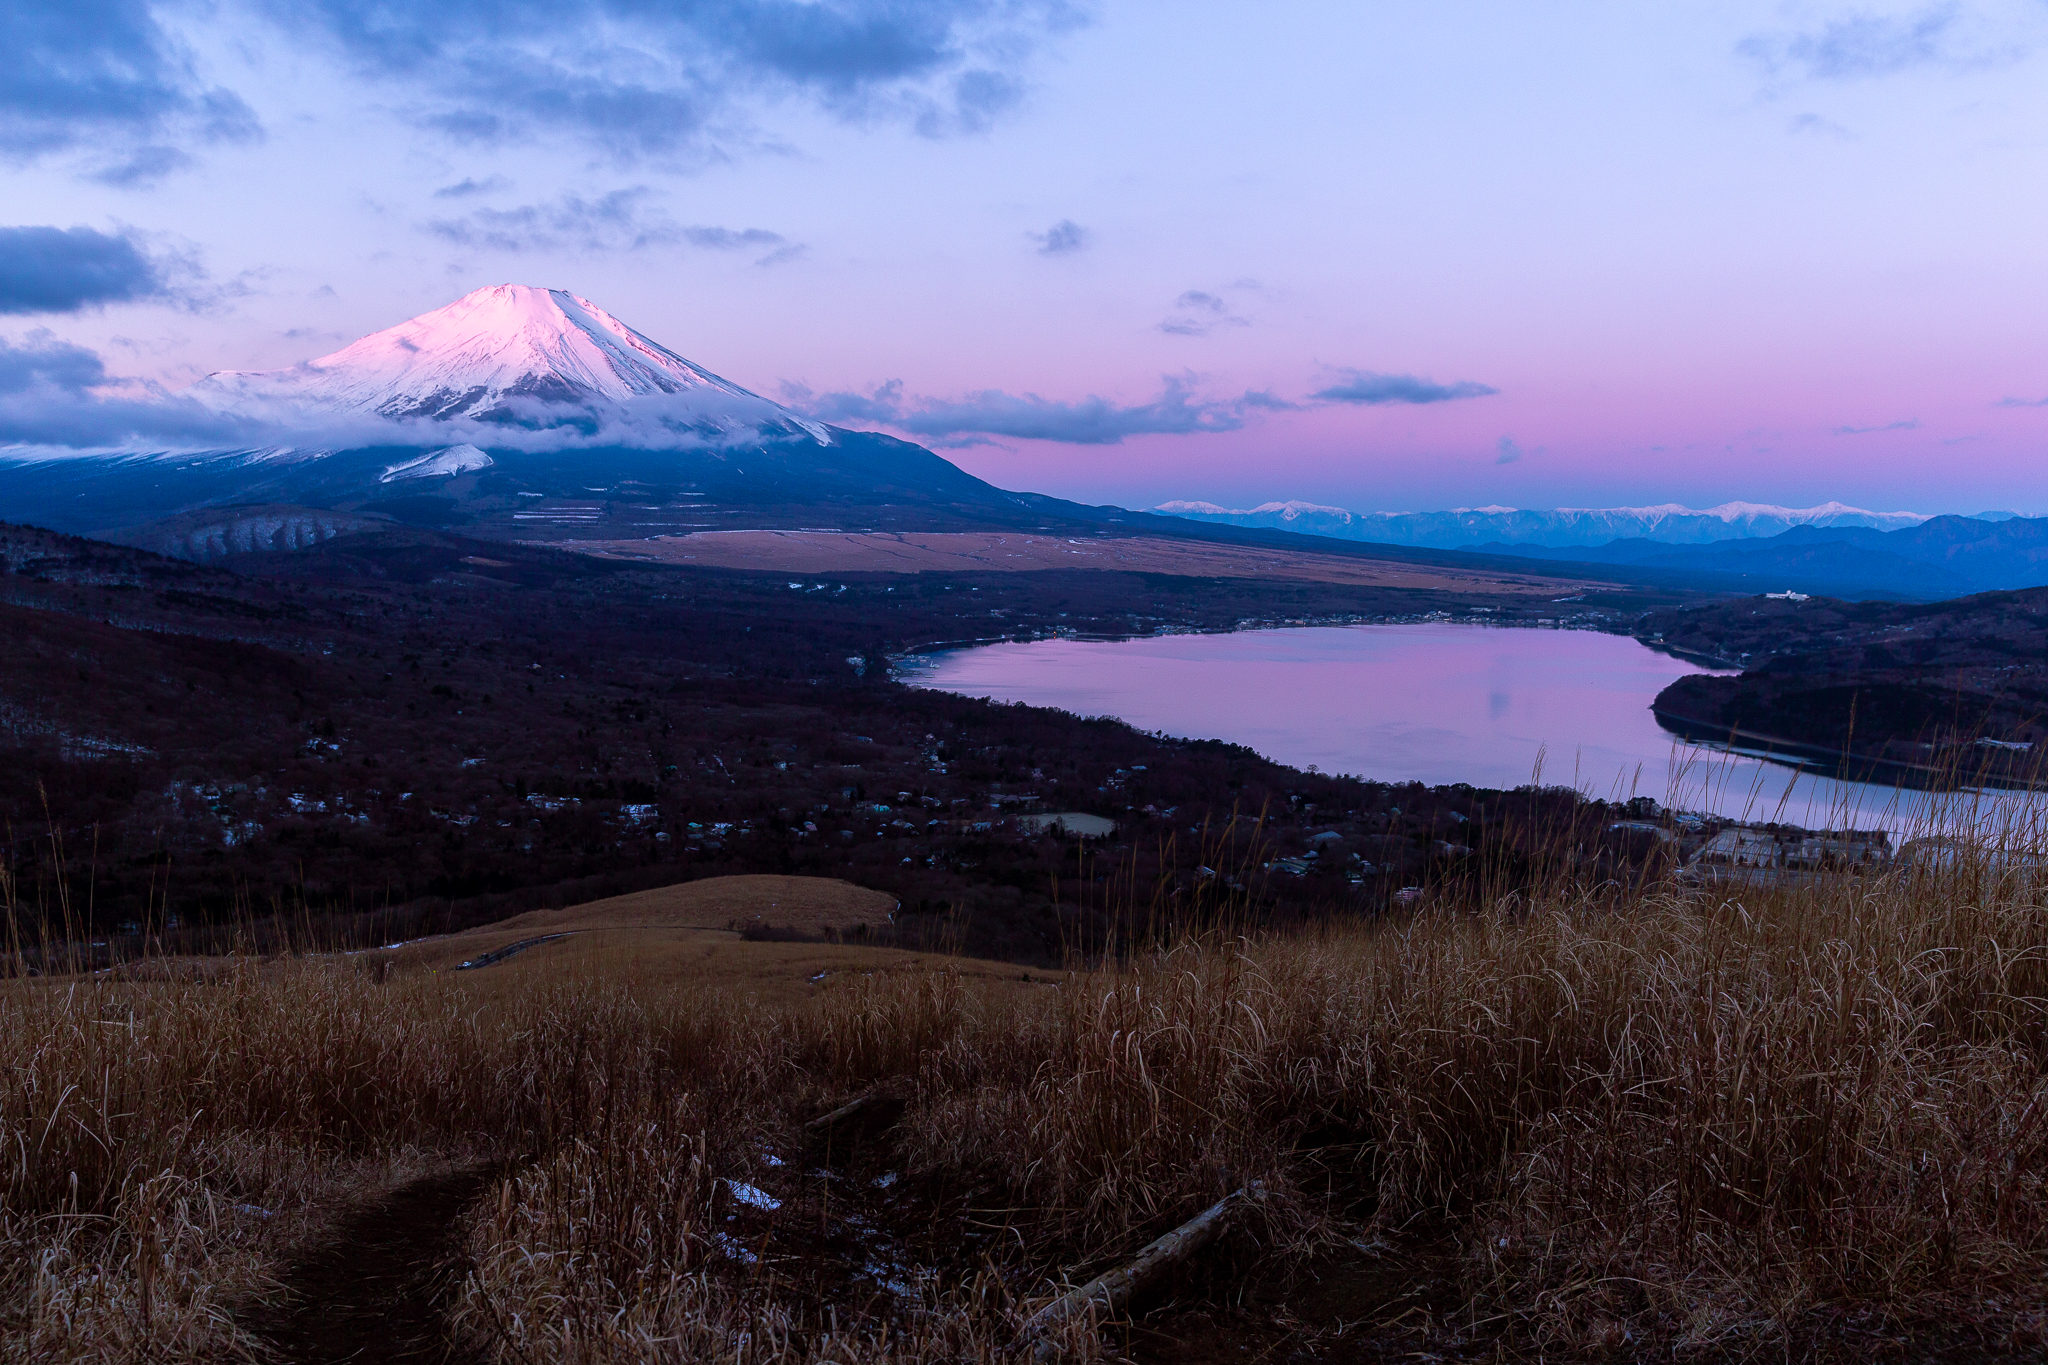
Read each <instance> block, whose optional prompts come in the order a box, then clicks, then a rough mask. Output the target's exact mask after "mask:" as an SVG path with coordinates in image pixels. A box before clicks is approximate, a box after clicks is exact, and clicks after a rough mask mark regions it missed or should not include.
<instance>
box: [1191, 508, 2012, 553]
mask: <svg viewBox="0 0 2048 1365" xmlns="http://www.w3.org/2000/svg"><path fill="white" fill-rule="evenodd" d="M1152 510H1153V511H1155V512H1161V513H1164V514H1165V515H1167V516H1174V517H1185V518H1187V519H1189V520H1191V521H1206V522H1211V523H1221V524H1223V525H1228V526H1259V527H1270V528H1272V529H1275V530H1282V531H1299V532H1303V533H1305V534H1308V535H1318V536H1331V537H1334V538H1336V539H1338V540H1364V541H1372V542H1374V543H1377V544H1381V545H1417V546H1426V547H1429V548H1431V549H1439V550H1462V549H1472V548H1477V547H1478V546H1481V545H1484V546H1487V547H1488V548H1490V549H1494V550H1500V549H1503V548H1505V547H1522V546H1542V547H1550V548H1556V547H1562V546H1570V545H1607V544H1609V543H1611V542H1614V541H1617V540H1637V539H1640V540H1653V541H1658V542H1661V543H1664V544H1667V545H1702V544H1708V543H1710V542H1714V541H1722V540H1742V539H1749V538H1753V537H1758V536H1774V535H1778V534H1780V533H1782V532H1785V531H1789V530H1791V529H1792V528H1793V527H1795V526H1818V527H1822V528H1829V529H1831V528H1834V527H1842V526H1851V527H1862V528H1867V529H1870V530H1876V531H1896V530H1901V529H1904V528H1906V527H1910V526H1918V525H1920V524H1921V523H1922V522H1925V521H1927V520H1929V519H1930V518H1929V516H1928V514H1926V513H1922V512H1871V511H1867V510H1865V509H1863V508H1861V507H1850V506H1847V505H1845V504H1843V503H1839V502H1830V503H1823V504H1822V505H1821V506H1819V507H1803V508H1793V507H1775V506H1771V505H1769V504H1765V503H1754V502H1727V503H1722V504H1721V505H1720V506H1719V507H1709V508H1706V509H1704V510H1699V509H1695V508H1691V507H1681V506H1679V505H1678V504H1677V503H1666V504H1664V505H1663V506H1660V507H1557V508H1551V509H1549V510H1544V511H1536V510H1530V509H1527V508H1520V507H1455V508H1452V509H1450V510H1449V511H1444V512H1347V511H1345V510H1344V509H1343V508H1341V507H1323V506H1319V505H1317V504H1315V503H1309V502H1268V503H1261V504H1260V505H1259V506H1257V507H1250V508H1243V509H1232V508H1227V507H1218V506H1217V505H1216V504H1215V503H1211V502H1165V503H1161V504H1159V506H1157V507H1155V508H1153V509H1152ZM1980 515H1981V516H1982V517H1983V518H1986V519H1992V520H1996V519H2001V518H2005V517H2010V516H2014V515H2017V514H2016V513H2011V512H1985V513H1982V514H1980Z"/></svg>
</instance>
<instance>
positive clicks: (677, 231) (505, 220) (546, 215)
mask: <svg viewBox="0 0 2048 1365" xmlns="http://www.w3.org/2000/svg"><path fill="white" fill-rule="evenodd" d="M653 193H654V192H653V191H652V190H650V189H648V188H647V187H646V186H644V185H636V186H633V187H632V188H630V189H623V190H613V191H612V192H611V193H610V194H607V195H604V196H602V197H601V198H597V199H585V198H583V197H582V196H581V195H578V194H564V195H562V196H561V197H560V198H557V199H554V200H551V201H549V202H547V203H544V204H522V205H520V206H519V207H517V208H510V209H475V210H472V211H471V212H469V213H467V214H465V215H463V216H462V217H460V218H436V219H432V220H430V221H428V222H427V223H426V224H424V227H425V230H426V231H428V232H431V233H433V234H434V235H435V236H437V237H441V238H444V239H445V240H447V241H450V242H454V243H456V244H457V245H459V246H466V247H471V248H474V249H477V250H484V251H512V252H518V251H560V250H564V249H569V250H579V251H591V252H600V251H638V250H641V249H643V248H646V247H652V246H693V247H698V248H701V249H703V250H707V251H761V252H764V253H765V254H764V255H762V256H761V257H760V258H759V260H757V261H756V264H757V265H775V264H778V263H780V262H782V261H786V260H790V259H793V258H794V257H796V256H798V255H800V254H802V252H803V250H804V248H803V246H802V245H801V244H800V243H795V242H791V241H790V240H789V239H788V238H787V237H784V236H783V235H782V234H781V233H779V232H770V231H768V230H767V229H766V228H739V229H734V228H725V227H704V226H686V225H684V224H681V223H678V222H676V221H675V220H674V219H672V218H670V217H669V216H668V214H666V213H665V212H663V211H662V210H661V209H659V208H651V207H649V206H648V203H647V201H648V199H649V197H650V196H651V195H652V194H653Z"/></svg>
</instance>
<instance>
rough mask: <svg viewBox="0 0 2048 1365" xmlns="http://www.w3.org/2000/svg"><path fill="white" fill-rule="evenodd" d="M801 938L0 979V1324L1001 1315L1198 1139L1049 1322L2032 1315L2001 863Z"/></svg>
mask: <svg viewBox="0 0 2048 1365" xmlns="http://www.w3.org/2000/svg"><path fill="white" fill-rule="evenodd" d="M749 894H755V893H749ZM1212 908H1213V909H1214V910H1215V911H1216V912H1217V913H1219V914H1222V915H1224V916H1225V917H1226V922H1227V916H1228V914H1229V910H1230V907H1229V905H1228V904H1226V903H1219V904H1218V905H1216V906H1214V907H1212ZM532 927H534V926H532V925H526V926H520V927H518V928H517V929H516V930H515V931H517V932H524V930H525V929H527V928H532ZM572 941H573V940H572ZM731 942H732V945H733V947H734V948H735V950H738V949H740V948H744V947H748V946H758V947H760V948H761V949H763V950H769V949H779V948H781V947H783V946H784V945H782V944H776V943H761V944H759V945H748V944H746V943H745V941H744V940H743V939H741V938H739V936H738V935H737V934H734V935H732V936H731ZM828 948H829V949H830V951H833V952H837V953H840V954H843V955H845V956H844V957H843V959H842V960H841V966H842V969H841V970H837V971H833V972H826V973H823V974H822V976H821V979H818V980H816V981H812V980H809V979H808V978H806V979H805V980H804V981H803V982H802V985H801V989H798V990H794V991H790V990H783V991H764V990H760V989H756V988H754V987H751V986H749V985H747V984H746V983H745V982H744V981H743V980H741V979H740V978H738V977H737V976H730V977H721V976H720V975H719V974H718V973H716V972H707V973H705V974H703V975H699V976H694V977H687V978H686V977H682V976H679V975H677V974H675V973H671V972H665V971H643V970H641V969H640V968H639V967H638V966H637V965H636V962H635V955H634V954H632V953H625V954H610V955H606V954H590V955H586V956H584V957H582V958H577V957H574V956H570V957H558V958H555V959H553V960H552V961H550V960H549V959H546V958H535V959H531V960H529V959H527V958H520V957H515V958H513V959H511V960H509V961H508V962H506V963H504V964H503V965H501V966H497V967H491V968H487V969H481V970H474V971H467V972H452V971H430V970H427V966H428V965H430V964H424V963H421V962H417V961H416V962H413V963H411V964H408V963H407V962H406V961H404V960H403V958H402V955H401V956H399V957H396V958H379V957H378V955H375V954H364V955H356V956H323V955H319V954H309V955H300V956H295V957H290V958H269V959H260V960H259V959H254V958H247V957H242V958H230V959H226V960H225V961H222V962H216V963H215V964H213V965H212V966H211V967H210V968H208V969H206V970H197V969H195V968H193V967H191V966H189V965H185V964H180V963H176V962H165V963H161V964H157V965H155V966H154V967H150V966H148V965H147V964H144V965H140V966H137V967H133V968H128V969H124V970H122V971H119V972H114V973H102V974H99V975H95V976H89V977H78V978H72V979H62V978H55V977H51V978H40V979H34V980H15V981H13V982H10V983H7V984H6V985H5V986H4V989H0V1141H4V1143H5V1148H6V1151H7V1153H8V1156H7V1159H6V1164H5V1166H4V1168H0V1201H4V1202H0V1239H4V1243H5V1249H4V1252H0V1276H4V1281H0V1342H4V1346H0V1350H4V1352H5V1355H6V1356H7V1358H11V1359H17V1360H24V1361H26V1360H58V1359H91V1360H106V1361H117V1360H118V1361H152V1362H165V1361H180V1360H194V1361H196V1360H217V1359H223V1358H245V1359H251V1360H255V1359H264V1358H283V1359H291V1360H311V1359H338V1358H340V1357H341V1353H342V1352H343V1350H344V1348H346V1349H348V1350H355V1349H362V1350H364V1351H365V1352H366V1354H364V1355H363V1356H361V1357H359V1358H361V1359H398V1358H403V1357H401V1356H400V1355H399V1354H397V1353H396V1352H397V1351H398V1348H399V1347H401V1346H404V1347H405V1348H406V1349H412V1348H413V1347H414V1346H417V1347H419V1348H420V1349H422V1350H424V1349H426V1346H427V1345H434V1344H435V1343H440V1344H446V1345H449V1346H451V1348H452V1349H453V1350H454V1351H455V1353H456V1358H458V1359H464V1360H470V1361H480V1362H492V1363H493V1365H555V1363H556V1362H562V1363H564V1365H566V1363H568V1362H579V1363H581V1362H589V1363H590V1365H595V1363H596V1362H601V1361H602V1362H610V1361H647V1362H652V1361H657V1360H675V1359H692V1360H708V1361H729V1362H734V1365H739V1363H740V1362H768V1361H775V1362H784V1361H787V1362H798V1361H804V1362H812V1361H815V1362H825V1361H832V1362H856V1361H912V1360H919V1361H922V1360H931V1359H938V1358H944V1359H960V1360H978V1361H994V1360H997V1359H1010V1358H1012V1355H1011V1352H1012V1351H1013V1349H1014V1347H1015V1346H1016V1345H1017V1344H1018V1339H1019V1331H1020V1326H1021V1324H1022V1323H1023V1321H1024V1319H1025V1317H1026V1316H1027V1314H1028V1313H1029V1312H1030V1310H1031V1309H1033V1308H1034V1307H1036V1306H1037V1305H1039V1304H1041V1303H1044V1302H1045V1301H1047V1299H1048V1298H1049V1297H1050V1296H1051V1295H1052V1294H1053V1293H1054V1292H1055V1291H1056V1290H1057V1288H1058V1287H1059V1286H1061V1285H1062V1284H1065V1283H1074V1282H1078V1280H1079V1279H1081V1278H1085V1277H1086V1276H1087V1275H1089V1274H1092V1273H1094V1272H1095V1271H1097V1270H1099V1269H1102V1268H1104V1267H1107V1266H1110V1265H1113V1264H1115V1263H1117V1262H1118V1261H1119V1260H1120V1259H1122V1258H1123V1257H1125V1256H1127V1255H1128V1254H1129V1253H1130V1252H1131V1251H1132V1250H1133V1249H1135V1248H1136V1247H1137V1246H1138V1245H1140V1244H1141V1243H1143V1242H1145V1241H1146V1240H1148V1239H1149V1238H1151V1237H1153V1236H1154V1235H1156V1234H1158V1233H1159V1232H1161V1231H1163V1230H1165V1229H1167V1228H1170V1227H1172V1226H1173V1225H1175V1224H1176V1223H1179V1222H1180V1221H1181V1220H1183V1219H1185V1218H1187V1217H1188V1216H1189V1215H1191V1214H1193V1213H1195V1212H1196V1211H1198V1210H1200V1209H1202V1208H1204V1207H1205V1206H1207V1205H1209V1204H1210V1203H1212V1202H1213V1201H1215V1200H1217V1199H1218V1198H1219V1197H1221V1196H1222V1195H1224V1194H1226V1193H1228V1192H1230V1191H1232V1190H1236V1189H1240V1188H1247V1189H1250V1190H1252V1191H1253V1194H1252V1195H1251V1196H1250V1198H1251V1200H1252V1203H1251V1205H1250V1212H1248V1213H1247V1215H1246V1216H1245V1217H1244V1218H1243V1219H1241V1220H1240V1221H1239V1223H1238V1224H1237V1225H1236V1226H1235V1227H1234V1228H1233V1230H1232V1231H1231V1232H1230V1233H1229V1234H1228V1235H1227V1236H1226V1238H1225V1239H1224V1241H1223V1242H1222V1243H1220V1244H1219V1245H1218V1246H1217V1247H1215V1248H1214V1249H1213V1250H1212V1251H1211V1253H1210V1254H1209V1255H1208V1256H1207V1257H1206V1258H1205V1259H1204V1260H1203V1261H1202V1262H1201V1263H1200V1265H1199V1266H1198V1267H1196V1268H1195V1269H1193V1270H1192V1271H1190V1272H1189V1273H1187V1274H1184V1275H1182V1276H1181V1277H1179V1278H1178V1279H1177V1280H1176V1281H1175V1283H1174V1285H1173V1287H1172V1289H1171V1291H1170V1297H1169V1298H1167V1299H1165V1300H1154V1301H1151V1302H1147V1303H1142V1304H1139V1305H1137V1308H1136V1311H1137V1312H1138V1313H1139V1314H1140V1317H1139V1318H1138V1319H1137V1320H1136V1321H1135V1322H1133V1323H1131V1324H1129V1325H1128V1326H1127V1327H1122V1328H1118V1329H1117V1330H1116V1331H1113V1332H1109V1333H1106V1334H1105V1333H1102V1332H1099V1331H1098V1330H1097V1329H1096V1328H1095V1327H1093V1326H1090V1325H1089V1324H1088V1323H1087V1322H1086V1321H1082V1322H1078V1323H1076V1324H1074V1325H1073V1326H1071V1327H1070V1328H1069V1329H1068V1330H1067V1332H1066V1334H1065V1335H1064V1336H1063V1337H1060V1338H1059V1339H1058V1341H1057V1345H1058V1346H1059V1347H1060V1348H1061V1349H1062V1350H1063V1351H1064V1352H1065V1356H1064V1358H1067V1359H1073V1360H1089V1359H1098V1358H1101V1359H1107V1358H1110V1357H1112V1356H1126V1357H1135V1358H1138V1359H1150V1360H1184V1359H1204V1358H1217V1359H1222V1358H1237V1357H1238V1356H1241V1355H1244V1354H1254V1353H1258V1352H1261V1351H1262V1352H1264V1354H1265V1357H1266V1358H1267V1359H1272V1360H1282V1361H1284V1360H1311V1359H1323V1358H1331V1357H1332V1356H1333V1355H1334V1354H1336V1353H1338V1352H1342V1353H1343V1358H1348V1359H1389V1360H1391V1359H1395V1358H1409V1357H1411V1356H1412V1355H1413V1353H1415V1352H1418V1351H1421V1352H1426V1353H1428V1354H1430V1355H1431V1356H1433V1357H1435V1358H1447V1359H1479V1358H1483V1359H1501V1358H1507V1359H1532V1360H1533V1359H1537V1358H1544V1359H1590V1358H1602V1359H1616V1360H1629V1359H1660V1360H1668V1359H1671V1358H1673V1356H1674V1354H1675V1355H1677V1356H1678V1357H1679V1358H1687V1359H1704V1358H1712V1359H1751V1358H1753V1359H1765V1358H1768V1359H1771V1360H1774V1361H1775V1360H1787V1359H1790V1360H1822V1359H1844V1360H1846V1359H1852V1358H1853V1359H1858V1360H1862V1359H1869V1358H1873V1357H1874V1356H1888V1357H1892V1358H1905V1357H1904V1356H1903V1355H1901V1351H1902V1346H1903V1344H1904V1343H1909V1342H1910V1343H1911V1347H1912V1350H1911V1353H1910V1354H1911V1358H1915V1359H1927V1358H1942V1357H1944V1353H1946V1358H1952V1359H1956V1360H1963V1359H1971V1360H1975V1359H1984V1358H1987V1357H1988V1358H2007V1359H2013V1360H2020V1359H2038V1358H2039V1354H2040V1352H2041V1351H2042V1350H2043V1349H2044V1347H2048V1338H2044V1335H2043V1333H2044V1329H2048V1324H2044V1318H2043V1309H2042V1304H2043V1303H2044V1302H2048V1205H2044V1202H2043V1201H2044V1197H2048V1188H2044V1186H2048V1069H2044V1068H2048V906H2044V903H2043V900H2042V897H2041V895H2040V892H2039V889H2038V888H2037V887H2035V886H2034V885H2032V884H2030V883H2028V882H2026V881H2024V880H2023V879H2022V878H2021V877H2020V876H2019V875H2018V874H2017V873H2012V872H2004V873H2001V872H1998V871H1996V870H1995V869H1993V868H1989V867H1985V866H1973V865H1967V864H1965V865H1959V866H1956V867H1952V868H1950V869H1948V870H1946V871H1942V872H1940V873H1934V872H1929V871H1926V870H1922V871H1918V872H1905V871H1901V872H1897V873H1893V874H1888V875H1886V876H1884V877H1881V878H1875V879H1872V878H1847V877H1844V878H1838V879H1826V880H1820V881H1816V882H1814V883H1813V884H1811V885H1809V886H1807V887H1805V888H1804V889H1800V890H1760V889H1759V890H1751V891H1747V892H1745V893H1744V894H1743V896H1742V898H1741V899H1727V898H1724V897H1723V896H1722V895H1721V894H1717V893H1713V892H1708V891H1695V892H1661V891H1660V892H1654V893H1621V892H1616V891H1613V890H1612V889H1610V890H1609V891H1608V892H1606V893H1595V892H1577V893H1567V892H1557V893H1553V894H1537V895H1534V896H1528V897H1517V898H1513V899H1510V900H1507V901H1502V902H1494V903H1485V902H1479V901H1469V902H1466V903H1462V904H1451V903H1439V904H1436V905H1425V906H1423V907H1421V908H1419V909H1418V910H1416V911H1415V912H1414V913H1412V914H1410V915H1407V916H1404V917H1399V918H1388V919H1384V920H1382V921H1380V922H1378V923H1348V924H1334V925H1329V926H1325V927H1323V928H1321V929H1318V930H1315V931H1302V932H1298V933H1293V934H1281V933H1260V934H1253V935H1249V936H1244V935H1233V934H1232V933H1229V932H1227V931H1226V930H1224V929H1223V928H1220V927H1219V928H1216V929H1212V930H1211V931H1209V932H1207V933H1202V934H1194V935H1191V936H1182V937H1178V938H1176V939H1174V940H1172V941H1169V942H1161V943H1157V944H1151V945H1146V944H1144V943H1142V942H1141V943H1134V944H1132V945H1130V946H1129V948H1128V950H1126V951H1119V952H1117V953H1115V954H1112V955H1111V956H1110V957H1108V958H1105V959H1099V960H1097V961H1096V962H1095V963H1094V964H1092V965H1087V964H1081V963H1078V962H1077V963H1075V964H1073V965H1072V966H1071V967H1070V968H1069V969H1068V970H1066V971H1064V972H1061V973H1056V974H1053V975H1051V976H1050V977H1048V976H1046V975H1044V974H1034V973H1030V972H1025V973H1021V974H1019V973H1004V974H1001V975H998V974H997V973H995V972H993V971H987V970H983V969H980V968H977V967H974V966H972V965H971V964H962V968H961V969H960V970H947V969H945V968H944V967H943V965H941V966H939V967H937V968H933V967H931V966H929V965H927V966H926V967H924V968H920V969H917V970H902V971H899V970H892V969H889V968H887V967H886V966H884V965H882V964H880V963H878V962H877V961H875V960H874V959H872V958H866V957H863V956H862V955H863V954H872V953H874V952H875V950H872V949H867V948H862V947H859V946H856V945H846V946H842V947H836V948H834V947H830V945H811V946H810V948H809V949H808V950H811V951H818V952H823V951H827V949H828ZM522 961H526V962H528V967H527V968H525V969H521V968H520V967H519V964H520V963H521V962H522ZM494 973H504V975H494ZM874 1087H881V1088H882V1090H883V1092H884V1093H885V1094H886V1095H887V1096H889V1104H888V1105H887V1106H882V1107H881V1110H880V1111H879V1112H878V1113H877V1114H876V1116H875V1117H874V1118H873V1121H872V1122H864V1123H862V1124H860V1125H855V1126H853V1127H850V1128H838V1129H832V1130H829V1131H827V1132H825V1133H823V1134H820V1133H807V1132H806V1130H805V1127H804V1125H805V1123H806V1122H807V1121H808V1120H810V1119H812V1118H813V1117H815V1116H817V1115H819V1114H821V1113H823V1112H824V1111H826V1110H829V1109H831V1108H833V1107H834V1106H836V1105H839V1104H841V1103H842V1102H843V1101H845V1100H847V1099H848V1098H849V1097H852V1096H855V1095H858V1094H861V1093H862V1092H865V1091H869V1090H870V1089H871V1088H874ZM444 1257H446V1258H452V1259H450V1260H448V1261H447V1264H448V1265H449V1266H450V1267H452V1268H450V1269H447V1270H445V1272H444V1271H442V1270H440V1269H438V1267H439V1266H440V1265H441V1264H442V1258H444ZM408 1267H413V1269H408ZM373 1272H374V1273H373ZM376 1276H382V1277H383V1278H381V1279H379V1278H375V1277H376ZM366 1286H374V1293H373V1292H372V1288H366ZM380 1295H381V1296H382V1297H378V1296H380ZM352 1314H353V1316H351V1315H352ZM309 1315H310V1316H309ZM322 1315H324V1316H322ZM365 1324H369V1325H367V1326H366V1325H365ZM1104 1325H1105V1326H1106V1325H1108V1324H1104ZM408 1334H410V1335H408ZM407 1343H411V1344H410V1345H408V1344H407ZM435 1349H439V1346H438V1345H436V1346H435ZM1233 1353H1236V1354H1235V1355H1234V1354H1233Z"/></svg>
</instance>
